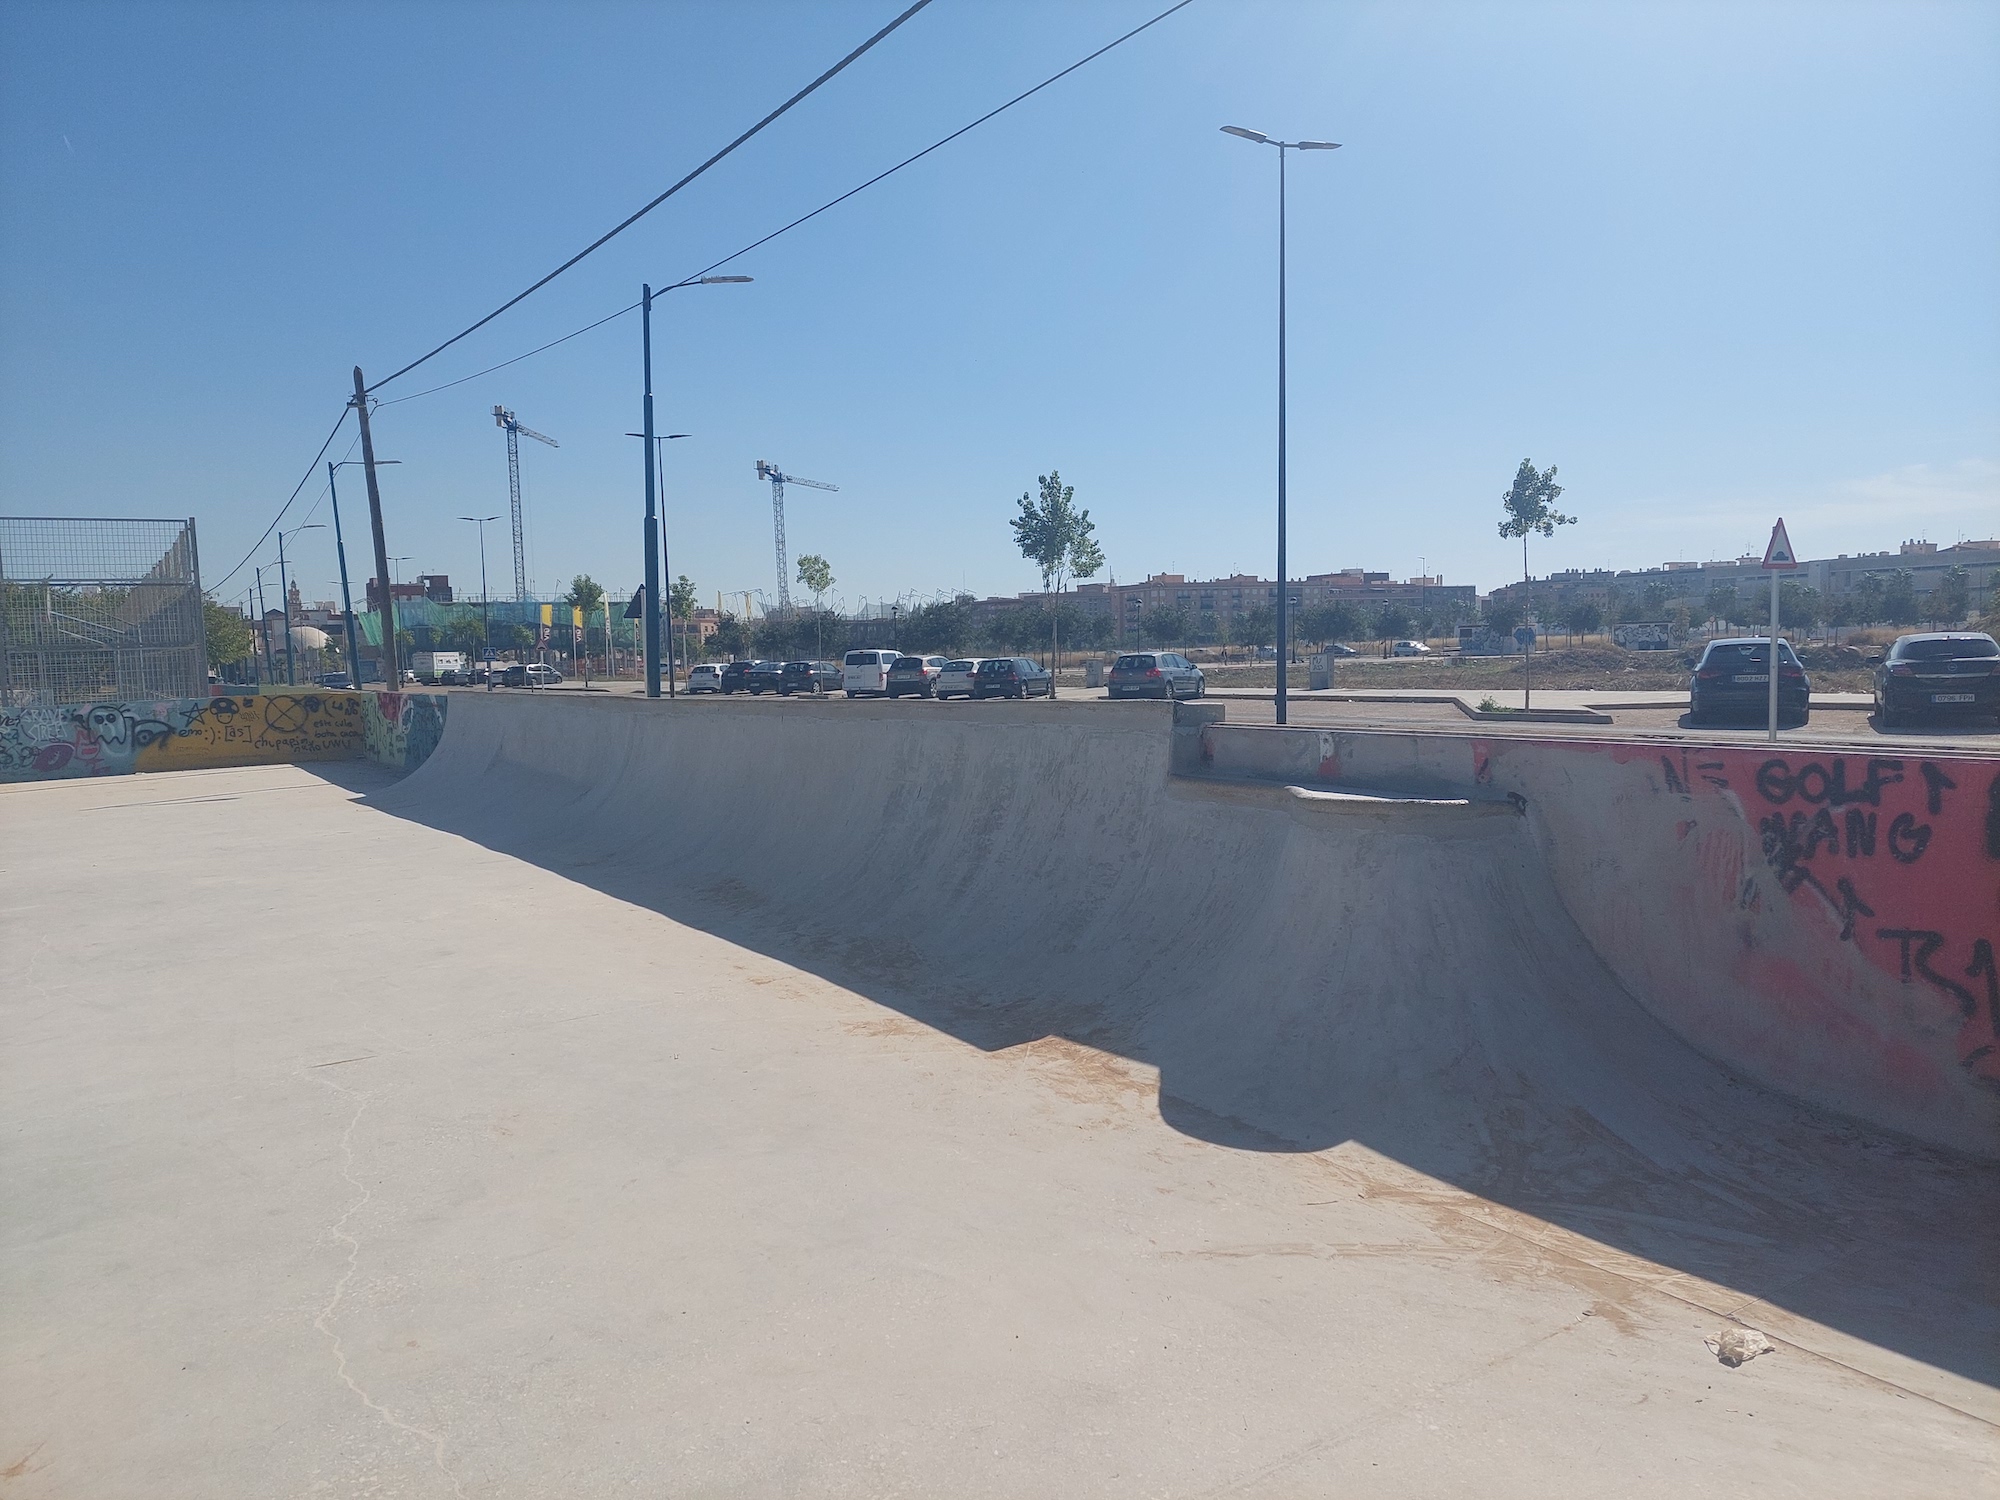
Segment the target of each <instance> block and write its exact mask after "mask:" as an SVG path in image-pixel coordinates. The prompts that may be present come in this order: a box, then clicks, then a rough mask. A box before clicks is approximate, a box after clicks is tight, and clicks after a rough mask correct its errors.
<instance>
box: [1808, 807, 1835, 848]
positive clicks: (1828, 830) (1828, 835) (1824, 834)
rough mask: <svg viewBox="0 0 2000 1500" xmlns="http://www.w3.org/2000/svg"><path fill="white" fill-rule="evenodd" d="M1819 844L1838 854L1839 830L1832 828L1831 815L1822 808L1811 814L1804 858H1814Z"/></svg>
mask: <svg viewBox="0 0 2000 1500" xmlns="http://www.w3.org/2000/svg"><path fill="white" fill-rule="evenodd" d="M1821 844H1826V845H1827V846H1829V847H1830V848H1831V849H1832V850H1833V852H1834V853H1835V854H1838V853H1840V830H1839V829H1838V828H1837V827H1835V826H1834V822H1833V814H1832V813H1831V812H1829V811H1827V810H1826V809H1825V808H1823V807H1822V808H1821V809H1820V810H1819V811H1818V812H1816V813H1814V814H1813V820H1812V825H1811V826H1810V827H1809V828H1807V829H1806V835H1805V846H1806V858H1807V859H1812V858H1813V857H1814V856H1816V855H1817V854H1818V853H1819V846H1820V845H1821Z"/></svg>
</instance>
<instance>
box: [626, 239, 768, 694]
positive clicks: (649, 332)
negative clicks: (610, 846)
mask: <svg viewBox="0 0 2000 1500" xmlns="http://www.w3.org/2000/svg"><path fill="white" fill-rule="evenodd" d="M749 280H751V278H750V277H748V276H691V277H689V278H688V279H687V280H686V281H677V282H675V283H674V284H673V285H672V286H668V287H662V288H660V291H659V293H658V295H660V296H665V295H666V294H667V293H668V292H677V291H679V290H680V289H681V288H682V287H688V286H724V285H728V286H734V285H740V284H741V283H743V282H746V281H749ZM654 295H655V294H654V291H653V288H652V286H651V285H650V284H646V285H642V286H641V287H640V288H639V327H640V333H639V342H640V345H641V349H642V352H643V355H644V358H645V364H646V420H645V429H646V430H645V431H644V432H641V433H638V434H636V436H639V437H643V438H644V439H645V440H646V449H645V465H646V696H647V697H648V698H657V697H659V696H660V515H659V508H658V495H657V493H656V491H655V486H654V482H653V473H654V468H655V452H654V434H653V297H654Z"/></svg>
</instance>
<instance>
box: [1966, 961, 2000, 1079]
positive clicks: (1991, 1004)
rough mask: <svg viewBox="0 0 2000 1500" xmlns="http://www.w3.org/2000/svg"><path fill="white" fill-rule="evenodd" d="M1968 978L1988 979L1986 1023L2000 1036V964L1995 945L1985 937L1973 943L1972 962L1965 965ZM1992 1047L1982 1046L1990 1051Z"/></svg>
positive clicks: (1986, 1050) (1994, 1033)
mask: <svg viewBox="0 0 2000 1500" xmlns="http://www.w3.org/2000/svg"><path fill="white" fill-rule="evenodd" d="M1965 977H1966V978H1967V979H1979V978H1984V979H1985V980H1986V1024H1987V1025H1988V1026H1989V1027H1990V1028H1992V1031H1993V1035H1994V1036H1995V1037H1996V1038H2000V966H1996V965H1995V964H1994V962H1993V945H1992V944H1991V943H1990V942H1988V941H1987V940H1986V939H1985V938H1977V939H1975V940H1974V941H1973V944H1972V962H1971V963H1969V964H1967V965H1966V966H1965ZM1992 1050H1993V1049H1992V1048H1991V1047H1985V1048H1982V1049H1981V1051H1982V1052H1990V1051H1992Z"/></svg>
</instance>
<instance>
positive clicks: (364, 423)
mask: <svg viewBox="0 0 2000 1500" xmlns="http://www.w3.org/2000/svg"><path fill="white" fill-rule="evenodd" d="M353 406H354V415H355V418H356V420H358V421H359V422H360V423H361V467H362V470H363V472H365V473H366V474H367V475H368V525H369V528H370V529H371V530H372V531H373V532H374V533H375V580H376V582H377V583H379V584H380V585H381V588H382V604H381V608H380V609H378V610H377V611H376V615H377V616H378V618H379V619H380V620H381V622H382V686H383V687H385V688H387V689H388V690H389V691H390V692H392V693H393V692H396V691H398V690H399V689H401V687H402V686H403V661H402V654H401V653H400V652H399V651H397V649H396V596H395V595H394V594H393V593H391V592H390V590H389V544H388V542H387V541H386V540H384V538H383V535H382V489H381V486H379V485H378V484H376V482H375V439H374V436H373V435H372V434H371V433H370V432H369V430H368V386H367V383H366V382H365V381H363V380H362V378H361V366H359V365H356V366H355V367H354V401H353ZM354 674H355V676H354V682H355V686H357V687H359V686H360V685H361V663H360V662H356V663H355V664H354Z"/></svg>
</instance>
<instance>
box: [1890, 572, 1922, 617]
mask: <svg viewBox="0 0 2000 1500" xmlns="http://www.w3.org/2000/svg"><path fill="white" fill-rule="evenodd" d="M1882 618H1883V619H1884V620H1887V621H1888V622H1889V623H1890V624H1891V625H1914V624H1916V623H1917V590H1916V586H1915V585H1914V584H1912V583H1911V582H1910V575H1909V574H1908V573H1907V572H1905V571H1903V570H1902V569H1900V568H1899V569H1898V570H1897V571H1896V572H1894V573H1892V574H1891V575H1890V576H1889V581H1888V583H1887V584H1886V585H1884V587H1883V589H1882Z"/></svg>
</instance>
